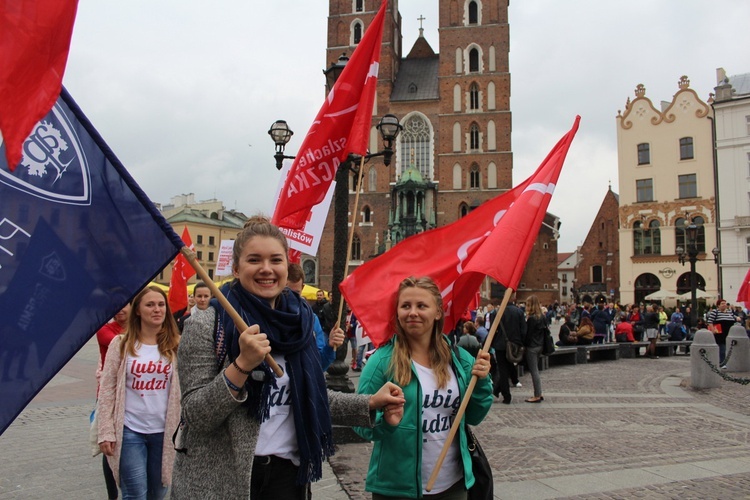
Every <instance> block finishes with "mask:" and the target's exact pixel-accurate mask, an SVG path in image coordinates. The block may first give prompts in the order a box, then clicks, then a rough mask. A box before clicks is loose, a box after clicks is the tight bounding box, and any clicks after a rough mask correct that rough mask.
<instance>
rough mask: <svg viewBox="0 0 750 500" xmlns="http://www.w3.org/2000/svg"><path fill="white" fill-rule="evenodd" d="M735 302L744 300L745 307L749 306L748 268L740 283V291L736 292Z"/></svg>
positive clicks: (749, 272) (749, 278) (749, 283)
mask: <svg viewBox="0 0 750 500" xmlns="http://www.w3.org/2000/svg"><path fill="white" fill-rule="evenodd" d="M737 302H744V303H745V307H750V269H748V270H747V274H746V275H745V279H744V280H743V281H742V285H740V291H739V292H737Z"/></svg>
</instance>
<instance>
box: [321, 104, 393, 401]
mask: <svg viewBox="0 0 750 500" xmlns="http://www.w3.org/2000/svg"><path fill="white" fill-rule="evenodd" d="M402 128H403V127H402V126H401V124H400V123H399V121H398V118H397V117H396V116H395V115H391V114H387V115H384V116H383V118H381V119H380V122H379V123H378V125H377V129H378V132H380V136H381V138H382V139H383V150H382V151H379V152H377V153H371V154H367V155H365V157H364V158H365V160H369V159H371V158H375V157H377V156H382V157H383V164H385V166H389V165H390V164H391V159H392V158H393V146H394V143H395V141H396V137H397V136H398V134H399V132H400V131H401V129H402ZM361 160H362V158H361V157H359V156H355V155H351V154H350V155H349V157H348V158H347V159H346V161H344V162H342V163H341V165H339V168H338V170H337V171H336V187H335V189H334V191H333V263H332V276H331V278H332V279H331V290H332V291H333V300H332V301H331V302H332V303H331V305H332V306H333V309H334V311H337V312H338V310H339V303H340V301H341V300H342V298H341V292H340V291H339V285H340V284H341V282H342V281H344V278H345V277H346V276H344V274H345V272H346V257H347V254H348V248H347V244H348V241H349V234H348V230H349V172H350V171H351V172H354V173H356V174H358V173H359V164H360V162H361ZM356 189H360V186H356ZM342 321H343V318H342ZM343 326H344V325H342V327H343ZM348 349H349V344H348V343H344V344H343V345H341V347H339V348H338V350H337V351H336V359H335V360H334V361H333V363H331V366H329V367H328V380H327V384H328V388H329V389H332V390H335V391H341V392H354V385H353V384H352V382H351V380H349V377H347V376H346V374H347V373H348V372H349V367H348V366H347V364H346V361H345V360H346V354H347V352H348ZM352 356H356V352H352Z"/></svg>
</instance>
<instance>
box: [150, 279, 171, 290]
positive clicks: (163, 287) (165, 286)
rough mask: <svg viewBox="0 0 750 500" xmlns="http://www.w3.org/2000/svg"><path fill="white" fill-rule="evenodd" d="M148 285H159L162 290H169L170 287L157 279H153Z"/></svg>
mask: <svg viewBox="0 0 750 500" xmlns="http://www.w3.org/2000/svg"><path fill="white" fill-rule="evenodd" d="M146 286H157V287H159V288H161V289H162V290H164V291H165V292H168V291H169V287H168V286H167V285H162V284H161V283H157V282H156V281H152V282H151V283H149V284H148V285H146Z"/></svg>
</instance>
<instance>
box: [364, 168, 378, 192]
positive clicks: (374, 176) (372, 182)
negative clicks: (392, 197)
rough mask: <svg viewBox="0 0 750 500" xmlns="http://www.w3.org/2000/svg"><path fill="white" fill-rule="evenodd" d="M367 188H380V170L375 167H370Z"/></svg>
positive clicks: (373, 189)
mask: <svg viewBox="0 0 750 500" xmlns="http://www.w3.org/2000/svg"><path fill="white" fill-rule="evenodd" d="M367 188H368V190H369V191H377V190H378V171H377V170H375V167H374V166H373V167H370V171H369V172H367Z"/></svg>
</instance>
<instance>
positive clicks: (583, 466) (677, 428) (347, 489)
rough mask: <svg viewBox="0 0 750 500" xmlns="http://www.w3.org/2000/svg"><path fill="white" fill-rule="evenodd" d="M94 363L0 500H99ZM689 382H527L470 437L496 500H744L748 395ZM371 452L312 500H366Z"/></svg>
mask: <svg viewBox="0 0 750 500" xmlns="http://www.w3.org/2000/svg"><path fill="white" fill-rule="evenodd" d="M96 357H97V348H96V344H95V341H92V342H89V343H88V344H86V346H85V347H84V348H83V349H82V350H81V351H80V352H79V353H78V354H77V355H76V356H75V357H74V358H73V360H71V362H70V363H68V365H66V367H65V368H64V369H63V370H62V371H61V372H60V373H59V374H58V375H57V376H56V377H55V378H54V379H53V380H52V381H51V382H50V383H49V384H48V385H47V387H45V389H44V390H43V391H41V392H40V393H39V394H38V395H37V397H36V398H35V399H34V401H33V402H32V403H31V404H29V406H28V407H27V408H26V409H25V410H24V411H23V412H22V413H21V415H20V416H19V417H18V418H17V419H16V420H15V422H14V423H13V424H12V425H11V426H10V427H9V428H8V429H7V430H6V431H5V433H3V435H2V436H0V500H5V499H22V498H23V499H26V498H76V499H89V498H91V499H95V498H97V499H98V498H106V492H105V488H104V481H103V479H102V473H101V458H100V457H97V458H92V457H91V456H90V453H89V451H88V444H87V436H88V416H89V413H90V412H91V409H92V408H93V405H94V394H95V381H94V375H93V374H94V370H95V366H96V359H97V358H96ZM689 370H690V360H689V358H688V357H684V356H679V357H669V358H664V357H662V358H661V359H657V360H651V359H621V360H618V361H602V362H597V363H590V364H587V365H577V366H567V367H554V368H552V369H549V370H545V371H543V372H541V377H542V385H543V389H544V390H543V393H544V398H545V401H544V402H543V403H541V404H533V405H532V404H528V403H524V402H523V400H524V399H525V398H526V397H529V396H531V394H532V391H531V378H530V376H529V375H528V374H527V375H525V376H524V377H522V378H521V382H522V384H523V387H521V388H514V389H513V402H512V404H511V405H503V404H500V403H499V402H496V403H495V404H494V405H493V407H492V409H491V411H490V413H489V415H488V416H487V418H486V419H485V421H484V422H483V423H482V424H481V425H479V426H477V427H476V429H475V432H476V434H477V436H478V437H479V439H480V440H481V441H482V444H483V447H484V449H485V451H486V452H487V454H488V456H489V459H490V462H491V464H492V467H493V472H494V479H495V497H496V498H498V499H516V498H518V499H544V498H580V499H629V498H649V499H651V498H654V499H667V498H670V499H671V498H679V499H681V500H687V499H706V498H731V499H739V498H750V407H748V401H750V397H748V392H749V391H750V387H748V386H741V385H739V384H736V383H731V382H722V384H721V387H719V388H716V389H708V390H694V389H692V388H690V387H689ZM352 375H356V374H352ZM733 375H734V376H741V377H748V376H750V374H748V373H745V374H733ZM353 381H354V382H355V384H356V382H358V380H357V378H356V377H353ZM370 451H371V445H370V444H369V443H356V444H343V445H340V446H338V451H337V453H336V455H335V456H334V457H333V458H332V459H331V464H330V467H326V468H325V469H324V479H323V480H322V481H320V482H319V483H317V484H316V485H315V487H314V488H313V497H314V498H318V499H331V500H339V499H340V500H344V499H347V498H351V499H363V498H370V495H369V493H368V494H366V493H365V492H364V479H365V474H366V472H367V465H368V461H369V456H370ZM396 466H397V465H396Z"/></svg>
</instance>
